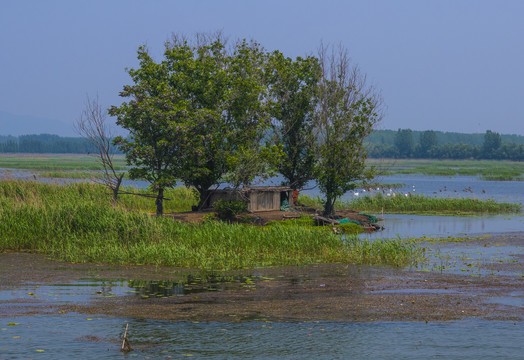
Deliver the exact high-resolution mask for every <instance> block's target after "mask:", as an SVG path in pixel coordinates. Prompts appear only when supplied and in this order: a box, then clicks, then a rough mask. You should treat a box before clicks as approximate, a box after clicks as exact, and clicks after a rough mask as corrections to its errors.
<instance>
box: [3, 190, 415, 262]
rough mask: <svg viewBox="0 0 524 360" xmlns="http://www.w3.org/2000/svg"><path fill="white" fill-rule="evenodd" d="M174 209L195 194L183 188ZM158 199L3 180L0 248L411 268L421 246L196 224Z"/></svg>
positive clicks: (64, 255)
mask: <svg viewBox="0 0 524 360" xmlns="http://www.w3.org/2000/svg"><path fill="white" fill-rule="evenodd" d="M175 195H178V196H179V198H177V199H178V200H173V202H172V204H173V205H170V206H172V208H177V207H180V208H185V207H186V206H188V205H189V204H190V203H191V201H192V200H191V199H192V193H191V191H189V190H187V189H183V188H182V189H175V190H172V192H169V193H168V194H167V195H166V196H167V197H173V198H175ZM149 201H153V202H154V200H153V199H147V198H141V197H140V198H139V197H134V196H133V197H125V198H122V201H120V202H119V205H118V206H117V207H115V208H113V207H111V206H110V196H108V195H107V194H106V190H105V189H104V188H103V187H102V186H100V185H96V184H89V183H75V184H68V185H56V184H41V183H36V182H23V181H14V180H13V181H0V234H1V235H0V251H8V250H14V251H33V252H40V253H45V254H49V255H50V256H51V257H53V258H54V259H58V260H63V261H70V262H103V263H114V264H153V265H167V266H177V267H188V268H200V269H211V270H217V269H236V268H253V267H256V266H273V265H299V264H310V263H329V262H339V263H358V264H389V265H394V266H405V265H407V264H410V263H412V262H414V261H416V259H417V258H418V257H420V256H421V252H420V250H418V248H417V247H415V246H413V245H411V244H405V243H403V242H400V241H382V242H381V241H377V242H373V243H370V242H367V241H361V240H359V239H358V238H355V237H348V238H347V239H346V240H344V239H342V238H341V237H340V236H337V235H334V234H332V233H329V232H325V231H319V230H315V229H313V228H311V227H302V226H289V225H283V226H278V225H276V226H271V227H264V228H260V227H255V226H249V225H242V224H238V225H228V224H225V223H221V222H215V221H210V222H207V223H205V224H202V225H189V224H182V223H179V222H176V221H173V220H172V219H169V218H157V217H153V216H150V215H149V214H146V213H145V212H147V211H149V210H150V208H149V206H150V205H149V203H148V202H149ZM168 203H169V202H168Z"/></svg>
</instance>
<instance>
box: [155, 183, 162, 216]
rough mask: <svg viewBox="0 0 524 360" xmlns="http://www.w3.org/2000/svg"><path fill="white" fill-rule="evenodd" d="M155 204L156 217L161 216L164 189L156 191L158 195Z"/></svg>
mask: <svg viewBox="0 0 524 360" xmlns="http://www.w3.org/2000/svg"><path fill="white" fill-rule="evenodd" d="M155 204H156V216H162V214H163V213H164V188H159V189H158V195H157V196H156V200H155Z"/></svg>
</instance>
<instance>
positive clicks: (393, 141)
mask: <svg viewBox="0 0 524 360" xmlns="http://www.w3.org/2000/svg"><path fill="white" fill-rule="evenodd" d="M480 140H481V141H480ZM366 148H367V149H368V156H369V157H372V158H397V159H409V158H425V159H457V160H458V159H493V160H513V161H524V136H518V135H500V134H499V133H496V132H493V131H491V130H488V131H486V133H484V134H459V133H444V132H438V131H433V130H427V131H418V132H417V131H412V130H411V129H398V131H392V130H378V131H376V132H374V133H373V134H372V135H370V136H369V137H368V138H367V139H366Z"/></svg>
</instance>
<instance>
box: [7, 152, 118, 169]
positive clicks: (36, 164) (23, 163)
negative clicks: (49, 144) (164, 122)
mask: <svg viewBox="0 0 524 360" xmlns="http://www.w3.org/2000/svg"><path fill="white" fill-rule="evenodd" d="M114 161H115V163H116V166H115V167H116V168H117V169H118V170H124V169H126V163H125V159H124V157H123V156H122V155H115V158H114ZM0 168H7V169H27V170H102V169H103V168H102V166H101V165H100V163H99V162H98V161H97V158H96V157H94V156H87V155H76V154H68V155H62V154H61V155H56V154H41V155H38V156H27V155H25V154H2V155H0Z"/></svg>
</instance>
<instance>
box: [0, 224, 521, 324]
mask: <svg viewBox="0 0 524 360" xmlns="http://www.w3.org/2000/svg"><path fill="white" fill-rule="evenodd" d="M479 241H480V240H479ZM482 241H483V242H486V241H489V242H492V243H496V242H500V241H504V242H506V243H508V242H509V243H511V242H513V243H515V244H517V243H518V244H522V241H524V234H513V235H511V236H509V237H508V236H507V235H499V236H492V237H491V238H489V239H488V240H486V239H483V240H482ZM488 245H489V244H488ZM515 257H516V259H515V260H516V261H511V262H507V263H499V264H497V269H498V270H500V273H505V274H508V273H512V274H520V275H512V276H508V275H500V276H499V275H497V273H496V274H494V275H493V276H486V277H478V276H469V275H454V274H441V273H438V272H422V271H413V270H405V269H404V270H403V269H397V268H391V267H370V266H348V265H344V264H318V265H309V266H294V267H274V268H263V269H255V270H249V271H242V272H235V273H230V274H232V275H234V276H242V275H245V276H253V275H256V278H257V279H258V280H257V281H254V282H252V283H245V282H244V283H242V282H238V283H232V284H229V285H228V286H223V287H221V288H220V287H219V288H218V289H214V290H213V291H201V292H198V293H190V294H185V295H183V294H180V295H178V296H171V297H165V298H155V297H147V298H144V297H141V296H137V295H136V294H129V295H124V296H114V297H102V296H100V297H96V296H95V299H94V300H93V301H90V302H86V303H81V302H79V303H73V304H60V303H54V304H51V305H47V304H45V303H41V302H39V301H38V299H34V298H31V297H28V299H0V308H1V309H2V312H0V317H2V316H31V315H40V314H42V313H50V314H58V313H64V312H78V313H85V314H106V315H110V316H122V317H135V318H147V319H166V320H181V321H182V320H183V321H246V320H268V321H311V320H332V321H356V322H369V321H426V322H429V321H432V322H433V321H447V320H458V319H464V318H472V317H473V318H482V319H488V320H511V321H522V320H523V319H524V307H522V306H520V305H519V303H517V304H511V303H507V302H504V301H497V299H501V298H502V299H503V298H505V297H508V298H511V297H512V296H514V294H517V296H520V299H521V298H522V289H523V285H524V277H523V276H524V275H522V274H524V271H523V268H522V263H523V261H524V255H523V254H517V255H516V256H515ZM188 273H194V271H191V270H187V269H174V268H161V267H152V266H110V265H100V264H69V263H58V262H54V261H51V260H48V259H46V258H45V257H43V256H40V255H34V254H26V253H2V254H0V290H8V289H12V288H16V287H17V286H19V285H20V284H23V283H31V284H39V285H45V284H57V283H69V282H72V281H77V280H79V279H85V278H100V279H141V280H156V281H159V280H172V281H178V280H180V279H182V278H184V276H186V275H187V274H188ZM217 290H218V291H217Z"/></svg>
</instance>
